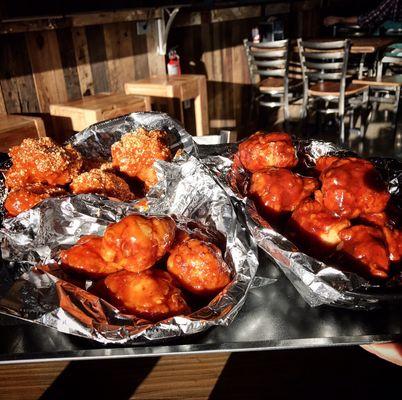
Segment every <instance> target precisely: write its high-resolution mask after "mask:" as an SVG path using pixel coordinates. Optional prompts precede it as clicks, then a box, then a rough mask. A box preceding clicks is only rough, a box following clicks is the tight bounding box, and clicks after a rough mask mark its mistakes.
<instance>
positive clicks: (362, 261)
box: [338, 225, 390, 279]
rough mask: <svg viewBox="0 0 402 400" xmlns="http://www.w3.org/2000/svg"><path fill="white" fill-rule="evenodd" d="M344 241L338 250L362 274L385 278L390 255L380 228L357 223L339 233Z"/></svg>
mask: <svg viewBox="0 0 402 400" xmlns="http://www.w3.org/2000/svg"><path fill="white" fill-rule="evenodd" d="M339 236H340V238H341V239H342V242H341V243H340V244H339V246H338V250H339V251H341V252H342V253H344V254H345V255H346V257H347V259H348V260H349V262H350V263H351V265H352V266H353V267H354V268H356V269H357V270H358V271H359V272H360V274H362V275H364V276H366V277H367V278H379V279H384V278H387V277H388V274H389V264H390V261H389V255H388V250H387V246H386V243H385V238H384V235H383V233H382V231H381V230H380V229H377V228H374V227H370V226H364V225H355V226H352V227H350V228H347V229H344V230H343V231H341V232H340V233H339Z"/></svg>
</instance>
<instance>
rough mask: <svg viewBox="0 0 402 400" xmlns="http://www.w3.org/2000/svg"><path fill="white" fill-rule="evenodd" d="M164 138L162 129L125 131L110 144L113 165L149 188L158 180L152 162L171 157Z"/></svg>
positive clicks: (165, 137)
mask: <svg viewBox="0 0 402 400" xmlns="http://www.w3.org/2000/svg"><path fill="white" fill-rule="evenodd" d="M166 140H167V135H166V132H164V131H158V130H153V131H146V130H145V129H142V128H139V129H137V130H136V131H135V132H134V133H127V134H125V135H124V136H123V137H122V138H121V140H120V141H118V142H116V143H114V144H113V145H112V149H111V151H112V162H113V166H114V167H116V168H118V169H119V170H120V171H121V172H123V173H125V174H126V175H128V176H130V177H132V178H138V179H139V180H141V181H142V182H144V184H145V187H146V189H149V188H150V187H152V186H154V185H155V184H156V183H157V182H158V178H157V175H156V171H155V169H154V167H153V164H154V162H155V161H156V160H164V161H169V160H171V158H172V154H171V152H170V149H169V147H168V146H167V145H166Z"/></svg>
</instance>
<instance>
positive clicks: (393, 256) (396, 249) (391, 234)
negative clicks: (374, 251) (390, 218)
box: [382, 227, 402, 262]
mask: <svg viewBox="0 0 402 400" xmlns="http://www.w3.org/2000/svg"><path fill="white" fill-rule="evenodd" d="M382 231H383V234H384V237H385V241H386V242H387V246H388V252H389V259H390V260H391V261H392V262H398V261H400V260H401V259H402V231H401V230H399V229H391V228H389V227H383V228H382Z"/></svg>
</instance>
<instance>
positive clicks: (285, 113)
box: [283, 95, 289, 124]
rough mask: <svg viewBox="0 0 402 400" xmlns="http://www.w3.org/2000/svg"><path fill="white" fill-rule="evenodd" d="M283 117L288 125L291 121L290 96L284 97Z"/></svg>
mask: <svg viewBox="0 0 402 400" xmlns="http://www.w3.org/2000/svg"><path fill="white" fill-rule="evenodd" d="M283 100H284V101H283V117H284V124H286V123H287V122H288V120H289V98H288V96H286V95H285V96H284V99H283Z"/></svg>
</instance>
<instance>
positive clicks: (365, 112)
mask: <svg viewBox="0 0 402 400" xmlns="http://www.w3.org/2000/svg"><path fill="white" fill-rule="evenodd" d="M361 114H362V115H361V120H360V137H361V138H362V139H364V138H365V137H366V132H367V128H368V122H369V90H365V91H364V92H363V95H362V105H361Z"/></svg>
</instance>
